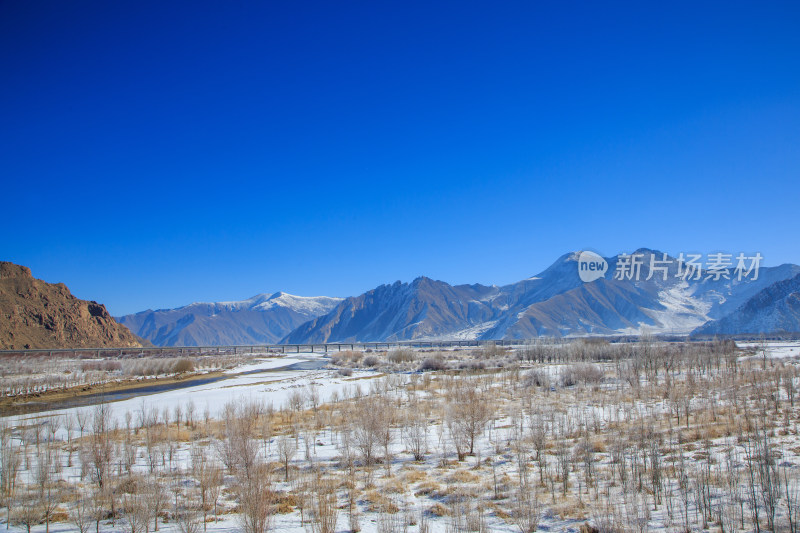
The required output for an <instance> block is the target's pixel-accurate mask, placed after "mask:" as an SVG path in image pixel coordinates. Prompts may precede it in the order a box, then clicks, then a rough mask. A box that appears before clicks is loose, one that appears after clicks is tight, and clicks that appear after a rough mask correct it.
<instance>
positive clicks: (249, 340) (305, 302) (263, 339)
mask: <svg viewBox="0 0 800 533" xmlns="http://www.w3.org/2000/svg"><path fill="white" fill-rule="evenodd" d="M341 301H342V299H341V298H331V297H327V296H316V297H304V296H294V295H291V294H287V293H284V292H277V293H275V294H257V295H255V296H253V297H251V298H248V299H246V300H240V301H229V302H215V303H203V302H196V303H193V304H189V305H186V306H183V307H179V308H177V309H159V310H156V311H152V310H147V311H142V312H140V313H136V314H133V315H125V316H122V317H119V318H118V319H117V320H118V321H119V322H120V323H122V324H124V325H126V326H128V327H129V328H130V329H131V330H132V331H134V332H138V333H137V334H138V335H139V336H141V337H144V338H146V339H148V340H149V341H151V342H152V343H153V344H156V345H158V346H215V345H236V344H272V343H275V342H278V341H279V340H280V339H281V338H283V337H284V336H285V335H286V334H288V333H289V332H290V331H292V330H294V329H295V328H297V327H298V326H299V325H300V324H302V323H304V322H306V321H308V320H311V319H313V318H315V317H317V316H319V315H322V314H325V313H327V312H328V311H330V310H331V309H333V308H334V307H336V305H337V304H338V303H339V302H341Z"/></svg>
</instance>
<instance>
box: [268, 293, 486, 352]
mask: <svg viewBox="0 0 800 533" xmlns="http://www.w3.org/2000/svg"><path fill="white" fill-rule="evenodd" d="M499 291H500V290H499V288H498V287H487V286H485V285H456V286H452V285H449V284H447V283H445V282H443V281H435V280H432V279H430V278H426V277H420V278H417V279H415V280H414V281H412V282H411V283H401V282H399V281H398V282H396V283H393V284H392V285H381V286H380V287H378V288H376V289H373V290H371V291H369V292H366V293H364V294H362V295H361V296H356V297H351V298H346V299H345V300H344V301H343V302H341V303H340V304H339V305H338V306H336V308H335V309H333V310H332V311H331V312H329V313H328V314H327V315H324V316H321V317H319V318H317V319H315V320H312V321H310V322H308V323H306V324H303V325H302V326H300V327H299V328H297V329H296V330H295V331H293V332H292V333H291V334H289V335H288V336H287V337H286V338H285V339H284V342H286V343H289V344H293V343H307V342H317V343H321V342H326V341H329V340H337V341H365V342H369V341H384V340H405V339H417V338H427V337H437V336H447V335H449V334H451V333H453V332H455V331H457V330H461V329H466V328H470V327H474V326H479V325H481V324H485V323H487V322H489V321H491V320H492V319H493V318H494V317H495V316H496V315H497V310H496V309H495V308H493V306H492V303H491V302H492V298H493V297H494V296H497V295H498V294H499Z"/></svg>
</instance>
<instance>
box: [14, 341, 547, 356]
mask: <svg viewBox="0 0 800 533" xmlns="http://www.w3.org/2000/svg"><path fill="white" fill-rule="evenodd" d="M531 342H534V341H532V340H494V341H486V340H442V341H394V342H391V341H389V342H327V343H313V344H255V345H239V346H150V347H145V348H114V347H99V348H69V349H61V348H53V349H29V350H0V357H5V356H14V355H17V356H19V355H51V356H52V355H56V354H58V355H68V354H72V355H76V356H78V355H88V356H90V357H91V356H94V357H101V356H123V355H127V356H136V355H171V356H180V355H216V354H219V355H237V354H260V353H272V354H289V353H301V352H305V353H308V352H312V353H313V352H323V353H324V352H341V351H342V350H368V349H369V350H376V351H377V350H392V349H400V348H456V347H476V348H479V347H483V346H521V345H524V344H527V343H531Z"/></svg>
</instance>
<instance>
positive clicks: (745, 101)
mask: <svg viewBox="0 0 800 533" xmlns="http://www.w3.org/2000/svg"><path fill="white" fill-rule="evenodd" d="M798 27H800V4H798V3H797V2H769V3H766V2H763V3H752V2H751V3H744V2H741V3H740V2H724V3H723V2H720V3H697V2H692V3H688V2H687V3H680V2H676V3H666V4H664V3H662V4H653V3H651V2H628V3H600V2H586V3H570V2H551V3H545V2H503V3H500V5H498V3H497V2H433V3H430V2H426V3H422V2H419V3H413V2H321V3H312V2H306V3H300V2H285V3H276V2H202V1H199V2H198V1H193V2H152V3H148V2H141V1H137V2H99V1H98V2H77V1H76V2H27V1H22V0H20V1H7V2H2V3H0V69H1V70H0V72H2V81H3V82H2V83H0V183H2V197H3V201H2V213H3V217H2V219H3V226H4V227H3V230H2V232H0V259H3V260H10V261H14V262H17V263H21V264H25V265H27V266H30V267H31V268H32V270H33V273H34V275H35V276H37V277H40V278H42V279H45V280H47V281H51V282H57V281H63V282H65V283H66V284H67V285H68V286H69V287H70V289H71V290H72V291H73V293H74V294H76V295H77V296H79V297H81V298H86V299H93V300H98V301H100V302H103V303H105V304H106V305H107V306H108V308H109V310H110V311H111V312H112V313H114V314H124V313H129V312H134V311H138V310H142V309H146V308H160V307H175V306H178V305H182V304H186V303H189V302H192V301H198V300H204V301H208V300H231V299H241V298H245V297H248V296H251V295H253V294H255V293H258V292H271V291H277V290H284V291H288V292H291V293H295V294H301V295H316V294H328V295H338V296H346V295H352V294H358V293H361V292H363V291H365V290H368V289H370V288H373V287H375V286H376V285H379V284H381V283H386V282H392V281H394V280H397V279H400V280H405V281H410V280H411V279H413V278H414V277H416V276H419V275H427V276H430V277H433V278H437V279H443V280H445V281H448V282H451V283H473V282H481V283H497V284H504V283H510V282H514V281H517V280H519V279H522V278H526V277H529V276H531V275H533V274H535V273H537V272H539V271H541V270H543V269H544V268H546V267H547V266H548V265H549V264H550V263H551V262H552V261H554V260H555V259H556V258H557V257H558V256H560V255H561V254H563V253H565V252H567V251H570V250H578V249H583V248H591V249H595V250H598V251H600V252H602V253H604V254H606V255H612V254H616V253H618V252H622V251H632V250H634V249H636V248H638V247H641V246H648V247H653V248H658V249H662V250H665V251H669V252H672V253H675V254H677V253H679V252H681V251H698V252H703V253H709V252H714V251H728V252H731V253H737V252H756V251H758V252H760V253H762V255H763V256H764V258H765V264H767V265H775V264H780V263H784V262H795V263H798V262H800V254H799V253H798V249H797V245H796V243H797V234H798V229H800V228H799V226H800V223H798V216H797V202H798V198H800V194H799V193H800V180H798V177H799V176H798V171H800V150H798V146H800V31H798V30H797V28H798Z"/></svg>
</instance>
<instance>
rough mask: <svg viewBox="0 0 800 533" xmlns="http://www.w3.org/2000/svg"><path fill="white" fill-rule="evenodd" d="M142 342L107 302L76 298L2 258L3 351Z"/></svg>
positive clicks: (63, 287) (0, 329)
mask: <svg viewBox="0 0 800 533" xmlns="http://www.w3.org/2000/svg"><path fill="white" fill-rule="evenodd" d="M141 345H142V340H141V339H139V338H138V337H136V336H135V335H134V334H133V333H131V332H130V330H128V328H126V327H125V326H123V325H121V324H119V323H117V321H116V320H114V318H113V317H112V316H111V315H110V314H109V313H108V311H106V308H105V306H104V305H102V304H99V303H97V302H89V301H86V300H80V299H78V298H75V297H74V296H73V295H72V294H71V293H70V292H69V289H68V288H67V286H66V285H64V284H63V283H55V284H52V283H47V282H44V281H42V280H39V279H36V278H34V277H33V276H32V275H31V270H30V269H29V268H28V267H24V266H20V265H15V264H14V263H9V262H5V261H0V349H23V348H82V347H102V346H114V347H135V346H141Z"/></svg>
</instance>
